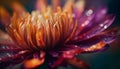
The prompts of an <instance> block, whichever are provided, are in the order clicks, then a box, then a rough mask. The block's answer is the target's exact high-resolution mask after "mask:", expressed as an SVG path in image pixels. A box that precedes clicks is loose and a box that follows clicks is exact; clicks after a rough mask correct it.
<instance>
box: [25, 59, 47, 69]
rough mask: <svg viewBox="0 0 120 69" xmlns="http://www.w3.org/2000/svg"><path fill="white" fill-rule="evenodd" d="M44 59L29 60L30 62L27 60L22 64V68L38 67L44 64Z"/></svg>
mask: <svg viewBox="0 0 120 69" xmlns="http://www.w3.org/2000/svg"><path fill="white" fill-rule="evenodd" d="M44 61H45V59H44V58H42V59H35V58H33V59H31V60H27V61H25V62H24V66H25V68H26V69H31V68H35V67H38V66H40V65H42V64H43V63H44Z"/></svg>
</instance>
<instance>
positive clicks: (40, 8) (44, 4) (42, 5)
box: [35, 0, 47, 13]
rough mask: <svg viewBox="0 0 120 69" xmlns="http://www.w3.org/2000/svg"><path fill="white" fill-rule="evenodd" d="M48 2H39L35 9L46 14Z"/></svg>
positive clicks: (43, 0)
mask: <svg viewBox="0 0 120 69" xmlns="http://www.w3.org/2000/svg"><path fill="white" fill-rule="evenodd" d="M46 8H47V2H46V0H37V2H36V6H35V9H36V10H37V11H40V12H42V13H44V12H46Z"/></svg>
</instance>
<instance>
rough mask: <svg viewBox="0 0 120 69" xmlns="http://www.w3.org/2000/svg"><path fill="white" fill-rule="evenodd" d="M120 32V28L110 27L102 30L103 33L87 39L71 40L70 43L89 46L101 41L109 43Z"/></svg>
mask: <svg viewBox="0 0 120 69" xmlns="http://www.w3.org/2000/svg"><path fill="white" fill-rule="evenodd" d="M119 32H120V29H119V28H113V29H110V30H109V31H105V32H101V34H99V35H96V36H94V37H92V38H89V39H86V40H79V41H72V42H69V43H68V45H76V46H79V47H89V46H91V45H94V44H96V43H99V42H101V41H104V42H105V43H106V44H109V43H111V42H112V41H114V40H115V39H116V38H117V36H118V35H120V33H119Z"/></svg>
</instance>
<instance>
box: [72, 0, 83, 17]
mask: <svg viewBox="0 0 120 69" xmlns="http://www.w3.org/2000/svg"><path fill="white" fill-rule="evenodd" d="M84 8H85V0H78V1H77V2H76V3H75V4H74V8H73V14H75V18H77V19H78V18H80V16H81V14H82V13H83V11H84Z"/></svg>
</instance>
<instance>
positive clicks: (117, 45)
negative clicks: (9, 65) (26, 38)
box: [0, 0, 120, 69]
mask: <svg viewBox="0 0 120 69" xmlns="http://www.w3.org/2000/svg"><path fill="white" fill-rule="evenodd" d="M13 1H18V2H20V3H21V4H22V5H23V6H24V7H25V8H26V9H27V11H29V12H31V11H32V10H34V5H35V2H36V0H0V6H4V7H5V8H6V9H7V10H8V11H9V12H10V13H12V10H11V9H10V4H11V3H12V2H13ZM49 2H50V0H49ZM86 2H87V3H86V7H87V8H88V7H89V6H95V7H97V6H103V5H107V6H108V13H112V14H115V15H116V19H115V21H114V23H113V24H112V26H111V27H115V26H119V27H120V0H86ZM0 28H1V29H4V28H3V26H0ZM78 57H79V58H80V59H82V60H84V61H86V62H87V63H88V64H89V65H90V69H120V38H118V39H117V40H116V41H115V42H113V43H112V44H111V47H110V48H109V49H108V50H106V51H104V52H98V53H89V54H80V55H79V56H78ZM19 65H20V64H19ZM19 65H17V66H15V69H19ZM43 68H44V69H45V66H43ZM43 68H40V69H43ZM0 69H4V67H3V66H2V65H0ZM60 69H63V68H61V67H60ZM64 69H74V68H72V67H71V66H68V68H64Z"/></svg>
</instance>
